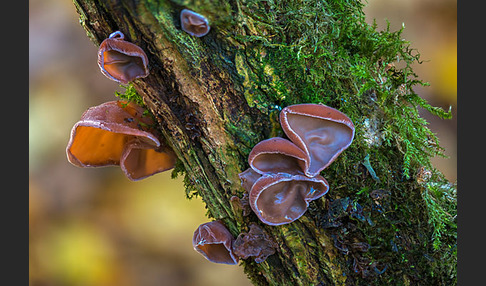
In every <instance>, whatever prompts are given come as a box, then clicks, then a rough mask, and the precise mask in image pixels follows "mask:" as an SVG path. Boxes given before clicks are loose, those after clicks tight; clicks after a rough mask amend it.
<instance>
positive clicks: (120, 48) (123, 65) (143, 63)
mask: <svg viewBox="0 0 486 286" xmlns="http://www.w3.org/2000/svg"><path fill="white" fill-rule="evenodd" d="M124 38H125V35H123V33H122V32H120V31H116V32H113V33H112V34H111V35H110V36H109V37H108V39H105V40H104V41H103V42H101V44H100V47H99V49H98V66H99V67H100V69H101V72H102V73H103V74H104V75H105V76H106V77H107V78H109V79H111V80H114V81H117V82H121V83H123V84H126V83H128V82H130V81H133V80H135V79H137V78H141V77H146V76H148V74H149V70H148V67H147V66H148V59H147V55H146V54H145V52H144V51H143V50H142V49H141V48H140V47H139V46H137V45H135V44H132V43H130V42H127V41H125V40H124Z"/></svg>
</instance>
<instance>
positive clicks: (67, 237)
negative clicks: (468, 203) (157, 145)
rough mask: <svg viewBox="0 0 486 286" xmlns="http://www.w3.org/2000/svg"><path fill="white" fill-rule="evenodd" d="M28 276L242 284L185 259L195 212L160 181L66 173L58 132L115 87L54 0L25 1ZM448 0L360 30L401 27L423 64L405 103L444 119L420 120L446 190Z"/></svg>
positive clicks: (374, 15) (165, 176)
mask: <svg viewBox="0 0 486 286" xmlns="http://www.w3.org/2000/svg"><path fill="white" fill-rule="evenodd" d="M29 6H30V7H29V277H30V279H29V280H30V285H32V286H34V285H35V286H41V285H42V286H44V285H46V286H47V285H49V286H50V285H53V286H55V285H69V286H70V285H83V286H91V285H93V286H94V285H96V286H104V285H106V286H108V285H110V286H111V285H119V286H125V285H127V286H128V285H137V286H152V285H176V286H177V285H201V286H204V285H215V286H217V285H234V286H239V285H250V283H249V282H248V281H247V279H246V277H245V275H244V274H243V271H242V269H241V268H240V267H237V266H226V265H219V264H214V263H210V262H208V261H207V260H205V259H204V258H203V257H202V256H201V255H199V254H198V253H196V252H195V251H194V250H193V249H192V234H193V232H194V230H195V229H196V228H197V227H198V226H199V224H201V223H204V222H206V221H208V219H207V218H206V216H205V213H206V211H205V209H204V205H203V203H202V201H201V200H200V199H198V198H194V199H192V200H187V199H186V198H185V195H184V190H183V185H182V181H181V179H180V178H179V179H171V178H170V172H166V173H161V174H157V175H155V176H152V177H149V178H147V179H144V180H141V181H138V182H131V181H129V180H128V179H127V178H126V177H125V176H124V175H123V173H122V171H121V170H120V168H116V167H109V168H87V169H81V168H77V167H74V166H72V165H71V164H70V163H69V162H68V161H67V159H66V155H65V148H66V145H67V142H68V140H69V133H70V130H71V128H72V126H73V125H74V123H75V122H76V121H77V120H78V119H79V118H80V116H81V114H82V113H83V112H84V110H86V109H87V108H88V107H90V106H94V105H98V104H101V103H103V102H105V101H110V100H114V99H115V96H114V92H115V91H122V88H120V87H119V85H118V84H117V83H115V82H113V81H111V80H108V79H107V78H105V77H104V76H103V75H102V74H101V72H99V69H98V66H97V64H96V53H97V48H96V46H95V45H94V44H93V43H92V42H91V41H90V40H89V39H88V37H87V36H86V33H85V32H84V30H83V29H82V27H81V25H80V24H79V22H78V15H77V14H76V10H75V8H74V5H73V4H72V3H71V2H70V1H66V0H42V1H41V0H30V1H29ZM456 7H457V5H456V1H454V0H408V1H400V0H369V2H368V6H367V7H366V8H365V13H366V15H367V21H368V23H372V21H373V19H376V21H377V24H378V26H379V28H380V29H383V28H384V27H386V21H385V20H386V19H388V20H389V21H390V25H391V28H392V30H398V29H400V28H401V27H402V23H403V24H404V25H405V31H404V33H403V38H405V39H406V40H408V41H411V43H412V47H414V48H416V49H417V50H418V51H419V52H420V54H421V59H422V60H425V62H424V63H423V64H421V65H416V66H415V71H416V73H417V74H418V75H419V77H420V78H421V79H422V80H424V81H428V82H429V83H430V87H425V88H418V87H417V89H416V92H417V93H418V94H420V95H421V96H422V97H424V98H426V99H427V100H428V101H429V102H430V103H432V105H436V106H441V107H443V108H445V109H448V108H449V106H450V105H451V106H452V111H453V116H454V117H453V119H452V120H440V119H437V118H435V117H433V116H430V114H428V113H427V112H423V113H422V115H423V117H425V118H426V119H427V120H428V121H429V123H430V124H429V128H430V129H431V130H432V131H433V132H435V133H436V134H437V135H438V137H439V139H440V142H441V145H442V146H443V147H444V148H445V149H446V152H445V153H446V155H447V156H449V158H447V159H444V158H433V163H434V165H435V166H436V168H438V169H439V170H441V171H442V172H443V173H444V175H445V176H446V177H447V178H448V179H449V180H451V181H453V182H454V181H455V180H456V163H457V159H456V122H457V119H456V106H457V101H456V98H457V91H456V87H457V80H456V75H457V71H456V67H457V61H456V54H457V47H456V25H457V17H456V11H457V9H456Z"/></svg>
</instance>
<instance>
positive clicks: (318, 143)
mask: <svg viewBox="0 0 486 286" xmlns="http://www.w3.org/2000/svg"><path fill="white" fill-rule="evenodd" d="M280 124H281V125H282V129H283V130H284V132H285V134H286V135H287V137H289V139H290V140H291V141H292V142H293V143H295V145H297V146H298V147H300V148H301V149H302V150H304V152H305V153H306V154H307V162H306V168H305V170H304V171H305V174H306V175H307V176H309V177H314V176H316V175H318V174H319V173H320V172H321V171H322V170H323V169H324V168H326V167H327V166H329V164H331V163H332V162H333V161H334V160H335V159H336V157H337V156H338V155H339V154H341V152H342V151H343V150H344V149H346V148H348V147H349V145H351V142H352V141H353V137H354V125H353V122H352V121H351V119H349V117H348V116H346V115H345V114H344V113H342V112H340V111H338V110H336V109H334V108H331V107H329V106H326V105H322V104H310V103H309V104H297V105H291V106H287V107H285V108H284V109H282V111H281V112H280Z"/></svg>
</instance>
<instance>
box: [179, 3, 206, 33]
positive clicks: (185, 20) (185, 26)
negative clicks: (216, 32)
mask: <svg viewBox="0 0 486 286" xmlns="http://www.w3.org/2000/svg"><path fill="white" fill-rule="evenodd" d="M181 26H182V30H183V31H184V32H186V33H188V34H189V35H191V36H195V37H202V36H205V35H206V34H207V33H208V32H209V29H210V27H209V23H208V20H207V19H206V17H204V16H203V15H201V14H198V13H196V12H193V11H191V10H188V9H184V10H182V11H181Z"/></svg>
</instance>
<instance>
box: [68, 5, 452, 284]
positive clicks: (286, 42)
mask: <svg viewBox="0 0 486 286" xmlns="http://www.w3.org/2000/svg"><path fill="white" fill-rule="evenodd" d="M74 4H75V6H76V10H77V12H78V13H79V15H80V23H81V24H82V26H83V27H84V28H85V30H86V31H87V35H88V37H90V39H91V40H92V41H93V42H94V43H95V44H96V45H99V44H100V43H101V41H102V40H104V39H105V38H106V37H107V36H108V35H109V34H110V33H112V32H114V31H116V30H120V31H122V32H123V33H124V34H125V39H127V40H129V41H131V42H133V43H135V44H137V45H139V46H140V47H141V48H143V49H144V51H146V53H147V55H148V58H149V65H150V75H149V76H148V77H146V78H143V79H138V80H135V81H134V82H133V83H132V85H133V87H134V88H135V90H136V91H137V93H138V94H139V95H140V96H141V97H142V98H143V101H144V103H145V105H146V106H147V108H148V109H149V110H150V111H151V112H152V113H153V115H154V116H155V118H156V119H157V120H158V123H159V128H160V130H161V132H162V134H163V136H164V138H165V139H166V141H167V144H169V145H170V147H172V149H173V150H174V151H175V152H176V154H177V156H178V158H179V162H178V165H177V167H176V170H175V171H174V173H175V174H176V173H177V174H180V173H183V175H184V180H185V183H186V188H187V195H188V196H189V197H190V196H192V195H198V196H201V197H202V199H203V201H204V202H205V203H206V206H207V209H208V216H210V217H212V218H214V219H222V220H223V221H224V223H225V224H226V225H227V226H228V228H229V229H230V231H231V232H232V233H233V234H234V235H235V237H236V236H237V235H238V234H239V233H241V232H247V231H248V226H249V224H250V223H251V222H256V223H258V224H259V225H260V226H261V227H262V228H264V229H265V231H266V232H267V233H268V234H269V235H270V236H271V237H272V238H273V239H274V240H275V242H276V243H277V244H278V250H277V252H276V254H274V255H272V256H270V257H268V258H267V259H266V260H265V261H264V262H262V263H258V264H257V263H255V262H254V261H253V259H251V258H249V259H246V260H242V263H241V264H242V266H243V267H244V268H245V272H246V273H247V275H248V278H249V279H250V280H251V281H252V282H253V283H254V284H255V285H390V284H391V285H451V284H454V283H455V281H456V272H455V269H456V267H455V263H456V250H455V239H456V225H455V206H456V199H455V185H453V184H450V183H449V182H447V181H446V180H445V179H444V178H443V176H442V175H441V174H440V173H439V172H438V171H437V170H435V169H434V168H432V166H431V165H430V160H429V159H430V156H433V155H437V154H440V152H441V149H440V147H439V146H438V142H437V139H436V138H435V136H434V135H433V133H432V132H430V130H428V129H427V128H426V127H425V125H426V122H425V121H424V120H423V119H421V118H420V117H419V116H418V113H417V108H418V107H419V106H420V107H423V108H426V109H427V110H429V111H431V112H432V113H434V114H437V115H439V116H442V117H447V116H448V115H449V114H450V113H449V114H448V113H447V112H443V111H441V110H439V109H437V108H434V107H431V106H430V105H428V104H427V103H426V102H425V101H423V100H422V99H421V98H420V97H418V95H416V94H415V93H414V92H413V89H412V87H413V85H417V84H423V83H422V82H421V81H419V80H418V79H416V77H415V75H414V74H413V71H412V69H411V64H412V63H413V62H417V61H418V55H417V54H414V53H413V50H412V49H410V48H409V46H408V43H407V42H404V41H403V40H402V39H401V38H400V37H399V36H400V31H398V32H391V31H389V30H386V31H382V32H377V31H376V26H370V25H367V24H366V23H365V22H364V17H363V14H362V4H360V3H359V2H355V1H345V0H338V1H331V2H330V3H327V2H325V1H317V0H309V1H299V0H289V1H251V0H231V1H220V0H211V1H209V0H199V1H183V0H180V1H150V0H145V1H126V0H125V1H124V0H118V1H114V0H113V1H92V0H74ZM184 8H188V9H191V10H193V11H195V12H197V13H200V14H202V15H205V16H206V17H207V18H208V19H209V22H210V25H211V31H210V32H209V34H208V35H206V36H204V37H202V38H196V37H192V36H190V35H188V34H187V33H185V32H183V31H182V30H181V24H180V20H179V13H180V11H181V10H182V9H184ZM397 58H398V59H400V60H401V63H396V61H397ZM402 63H405V65H402V66H401V67H400V65H401V64H402ZM395 64H396V65H395ZM307 102H313V103H323V104H326V105H329V106H332V107H334V108H337V109H339V110H341V111H342V112H344V113H346V114H347V115H348V116H349V117H350V118H351V119H352V120H353V122H354V123H355V125H356V137H355V141H354V142H353V144H352V145H351V147H350V148H348V149H347V150H346V151H345V152H344V153H343V154H341V156H340V157H339V158H338V160H337V161H335V162H334V163H333V164H332V165H331V166H330V167H328V168H327V169H325V170H324V171H323V172H322V175H323V176H324V177H325V178H326V179H327V180H328V181H329V183H330V191H329V193H328V194H327V195H326V196H325V197H323V198H321V199H319V200H316V201H314V202H312V203H311V204H310V207H309V210H308V211H307V212H306V214H305V215H304V216H303V217H302V218H300V219H299V220H297V221H295V222H293V223H291V224H287V225H283V226H267V225H264V224H262V223H261V222H259V221H258V219H257V217H256V216H255V215H254V214H250V215H247V216H244V215H243V211H242V206H241V205H239V204H238V203H236V201H234V200H233V201H231V200H230V199H231V197H233V196H236V197H238V198H243V194H244V190H243V189H242V187H241V185H240V180H239V178H238V174H239V173H240V172H242V171H244V170H245V169H246V168H248V163H247V156H248V153H249V152H250V150H251V149H252V147H253V146H254V145H255V144H256V143H258V142H259V141H261V140H263V139H266V138H269V137H272V136H284V135H283V133H282V131H281V129H280V126H279V124H278V119H277V118H278V117H277V116H278V112H279V110H280V109H281V108H282V107H284V106H286V105H290V104H296V103H307ZM416 171H419V172H416ZM196 227H197V226H194V228H196Z"/></svg>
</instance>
